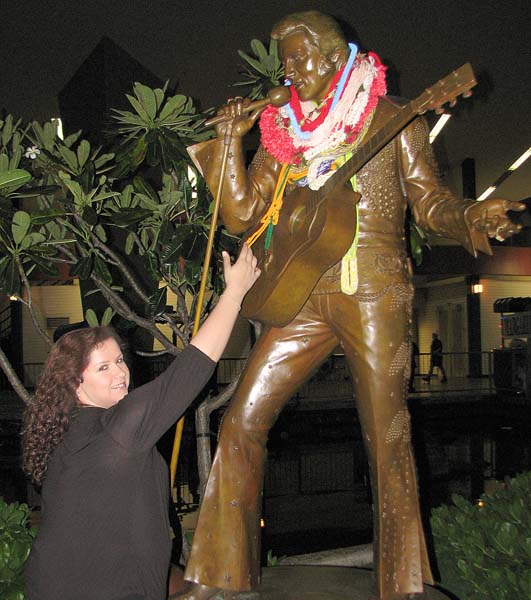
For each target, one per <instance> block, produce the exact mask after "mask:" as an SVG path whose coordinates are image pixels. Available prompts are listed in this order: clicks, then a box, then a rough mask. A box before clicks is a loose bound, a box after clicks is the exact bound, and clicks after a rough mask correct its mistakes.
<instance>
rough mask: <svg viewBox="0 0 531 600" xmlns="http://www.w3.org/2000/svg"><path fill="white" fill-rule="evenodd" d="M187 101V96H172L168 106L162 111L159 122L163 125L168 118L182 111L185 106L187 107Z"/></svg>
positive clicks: (167, 102) (167, 101) (167, 103)
mask: <svg viewBox="0 0 531 600" xmlns="http://www.w3.org/2000/svg"><path fill="white" fill-rule="evenodd" d="M186 101H187V98H186V96H183V95H182V94H177V95H176V96H172V97H171V98H168V100H166V104H165V105H164V107H163V108H162V110H161V111H160V115H159V122H160V123H162V122H163V121H166V120H167V119H168V118H170V117H172V116H173V115H174V114H175V113H178V112H180V111H181V110H182V108H183V106H185V104H186Z"/></svg>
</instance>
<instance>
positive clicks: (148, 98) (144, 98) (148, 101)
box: [134, 83, 157, 121]
mask: <svg viewBox="0 0 531 600" xmlns="http://www.w3.org/2000/svg"><path fill="white" fill-rule="evenodd" d="M134 92H135V94H136V96H137V98H138V99H139V101H140V103H141V104H142V107H143V108H144V110H145V111H146V113H147V115H148V117H149V120H150V121H153V120H154V119H155V117H156V116H157V98H156V96H155V93H154V92H153V90H152V89H151V88H150V87H148V86H147V85H142V84H141V83H135V86H134Z"/></svg>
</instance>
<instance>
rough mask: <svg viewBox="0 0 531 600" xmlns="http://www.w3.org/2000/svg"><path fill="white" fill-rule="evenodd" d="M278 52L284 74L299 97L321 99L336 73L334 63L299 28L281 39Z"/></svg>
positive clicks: (304, 99)
mask: <svg viewBox="0 0 531 600" xmlns="http://www.w3.org/2000/svg"><path fill="white" fill-rule="evenodd" d="M279 52H280V59H281V60H282V62H283V64H284V68H285V71H286V77H287V78H288V79H290V80H291V83H292V85H293V87H294V88H295V89H296V90H297V92H298V94H299V98H300V99H301V100H303V101H307V100H314V101H316V102H320V101H321V100H323V99H324V97H325V96H326V93H327V92H328V88H329V87H330V83H331V82H332V79H333V78H334V75H335V74H336V65H335V63H333V62H331V61H329V60H328V59H327V57H326V56H325V55H324V54H322V53H321V51H320V50H319V48H317V47H316V46H315V44H314V43H313V41H312V39H311V38H310V37H309V36H308V35H307V34H306V33H305V32H303V31H296V32H294V33H292V34H290V35H288V36H286V37H285V38H284V39H283V40H281V41H280V43H279Z"/></svg>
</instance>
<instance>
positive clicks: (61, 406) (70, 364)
mask: <svg viewBox="0 0 531 600" xmlns="http://www.w3.org/2000/svg"><path fill="white" fill-rule="evenodd" d="M110 338H112V339H114V340H116V342H117V343H118V344H119V345H121V340H120V339H119V337H118V335H117V334H116V332H115V331H114V329H112V328H111V327H91V328H88V329H77V330H76V331H71V332H69V333H67V334H65V335H63V336H62V337H61V338H60V339H59V340H58V341H57V342H56V343H55V344H54V346H53V347H52V350H51V351H50V354H49V356H48V358H47V360H46V363H45V364H44V368H43V371H42V373H41V375H40V377H39V382H38V385H37V389H36V391H35V394H34V396H33V398H32V400H31V402H30V404H29V405H28V407H27V408H26V411H25V414H24V425H23V430H22V447H23V468H24V471H25V472H26V474H27V475H29V476H30V477H31V479H32V481H33V483H34V484H35V485H36V486H41V485H42V482H43V481H44V478H45V476H46V469H47V466H48V460H49V458H50V455H51V454H52V452H53V451H54V449H55V448H56V446H57V445H58V444H60V443H61V440H62V439H63V436H64V434H65V432H66V431H67V429H68V426H69V425H70V423H71V421H72V419H73V418H74V416H75V415H76V414H77V410H78V407H79V401H78V399H77V396H76V390H77V388H78V386H79V384H80V383H81V381H82V378H81V374H82V373H83V371H84V370H85V369H86V367H87V365H88V363H89V358H90V353H91V352H92V350H94V348H96V346H99V345H100V344H101V343H103V342H104V341H106V340H108V339H110Z"/></svg>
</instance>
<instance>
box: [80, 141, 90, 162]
mask: <svg viewBox="0 0 531 600" xmlns="http://www.w3.org/2000/svg"><path fill="white" fill-rule="evenodd" d="M89 156H90V144H89V143H88V142H87V140H81V142H79V146H78V147H77V162H78V164H79V168H80V169H82V168H83V166H84V164H85V163H86V162H87V159H88V157H89Z"/></svg>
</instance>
